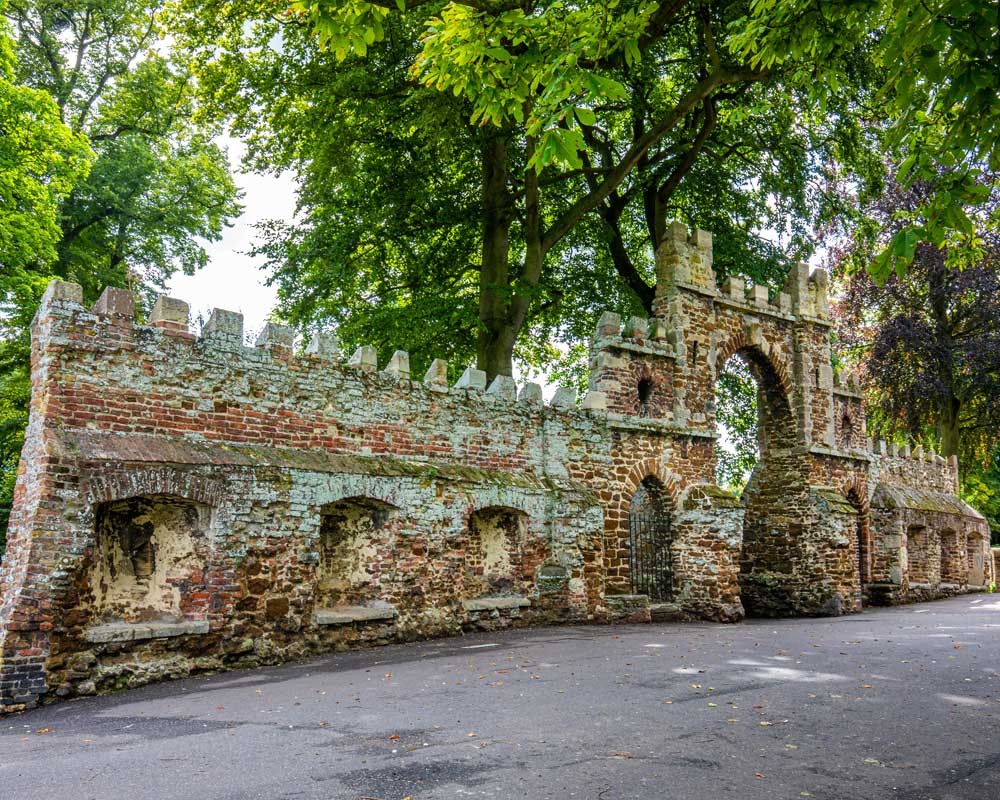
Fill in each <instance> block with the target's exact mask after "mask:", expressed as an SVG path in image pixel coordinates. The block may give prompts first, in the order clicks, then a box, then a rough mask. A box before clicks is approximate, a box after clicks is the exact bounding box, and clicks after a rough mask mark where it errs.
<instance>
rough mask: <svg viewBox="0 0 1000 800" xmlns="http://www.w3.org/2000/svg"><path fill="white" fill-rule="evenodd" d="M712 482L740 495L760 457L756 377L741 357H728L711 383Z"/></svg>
mask: <svg viewBox="0 0 1000 800" xmlns="http://www.w3.org/2000/svg"><path fill="white" fill-rule="evenodd" d="M715 408H716V411H715V424H716V428H717V430H718V433H719V438H718V440H717V441H716V444H715V482H716V483H717V484H718V485H719V486H722V487H724V488H726V489H729V490H730V491H733V492H736V493H737V494H740V493H742V492H743V488H744V487H745V486H746V484H747V481H748V480H749V479H750V475H751V473H752V472H753V468H754V467H755V466H757V462H758V461H759V460H760V447H759V443H758V435H757V380H756V378H754V376H753V374H752V373H751V372H750V369H749V368H748V367H747V364H746V362H745V361H744V360H743V359H742V358H730V359H729V360H728V361H727V362H726V363H725V366H724V367H723V368H722V371H721V372H720V373H719V377H718V378H717V380H716V382H715Z"/></svg>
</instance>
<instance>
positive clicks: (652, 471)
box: [622, 458, 681, 507]
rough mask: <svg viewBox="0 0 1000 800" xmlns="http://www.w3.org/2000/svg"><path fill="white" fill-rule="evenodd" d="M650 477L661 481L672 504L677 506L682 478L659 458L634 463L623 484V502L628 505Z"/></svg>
mask: <svg viewBox="0 0 1000 800" xmlns="http://www.w3.org/2000/svg"><path fill="white" fill-rule="evenodd" d="M649 477H653V478H656V479H657V480H658V481H659V482H660V485H662V486H663V491H664V492H666V494H667V496H668V497H669V498H670V504H671V505H672V506H674V507H676V506H677V500H678V498H679V497H680V493H681V486H680V479H679V478H678V477H677V475H675V474H674V473H673V472H670V471H669V470H668V469H667V467H666V466H665V465H664V464H663V463H662V462H661V461H660V459H658V458H645V459H643V460H642V461H637V462H636V463H635V464H633V465H632V469H630V470H629V473H628V477H627V478H626V479H625V482H624V484H623V485H622V502H623V503H625V504H626V505H627V504H628V501H629V500H630V499H631V498H632V496H633V495H635V493H636V492H637V491H639V484H640V483H642V482H643V481H644V480H645V479H646V478H649ZM626 498H628V499H626Z"/></svg>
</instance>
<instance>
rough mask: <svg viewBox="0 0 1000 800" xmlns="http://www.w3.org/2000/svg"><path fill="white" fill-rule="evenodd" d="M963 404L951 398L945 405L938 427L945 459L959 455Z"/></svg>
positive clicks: (942, 453)
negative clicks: (960, 420)
mask: <svg viewBox="0 0 1000 800" xmlns="http://www.w3.org/2000/svg"><path fill="white" fill-rule="evenodd" d="M961 410H962V404H961V402H960V401H959V400H958V398H956V397H951V398H949V399H948V401H947V402H946V403H944V404H943V407H942V409H941V421H940V423H939V425H938V428H939V434H940V436H941V455H943V456H944V457H945V458H948V457H949V456H957V455H958V446H959V442H960V439H961V434H962V426H961V423H960V422H959V419H960V413H961Z"/></svg>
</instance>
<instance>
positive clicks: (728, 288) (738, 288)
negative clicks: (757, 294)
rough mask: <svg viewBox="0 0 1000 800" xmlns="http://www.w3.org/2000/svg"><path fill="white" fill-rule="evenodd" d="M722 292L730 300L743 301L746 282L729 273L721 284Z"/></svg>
mask: <svg viewBox="0 0 1000 800" xmlns="http://www.w3.org/2000/svg"><path fill="white" fill-rule="evenodd" d="M722 291H723V293H724V294H725V295H726V296H727V297H729V298H730V299H732V300H739V301H741V302H742V301H743V300H744V299H745V298H746V284H745V282H744V281H743V279H742V278H737V277H736V276H735V275H730V276H729V277H728V278H726V280H725V282H723V284H722Z"/></svg>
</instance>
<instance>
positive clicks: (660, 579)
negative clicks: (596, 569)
mask: <svg viewBox="0 0 1000 800" xmlns="http://www.w3.org/2000/svg"><path fill="white" fill-rule="evenodd" d="M672 543H673V536H672V531H671V528H670V515H669V514H668V513H656V512H654V513H649V512H645V513H644V512H635V511H633V512H632V513H631V514H629V568H630V573H631V576H632V594H644V595H648V596H649V599H650V600H652V601H653V602H656V603H662V602H666V601H668V600H670V599H672V597H673V589H674V564H673V556H672V553H671V550H672V547H671V544H672Z"/></svg>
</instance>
